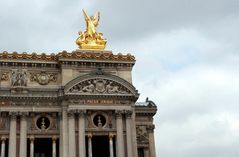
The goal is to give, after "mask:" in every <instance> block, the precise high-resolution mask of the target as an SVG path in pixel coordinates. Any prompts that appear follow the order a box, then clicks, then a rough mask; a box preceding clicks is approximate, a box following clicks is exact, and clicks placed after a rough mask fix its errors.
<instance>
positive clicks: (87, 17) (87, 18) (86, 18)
mask: <svg viewBox="0 0 239 157" xmlns="http://www.w3.org/2000/svg"><path fill="white" fill-rule="evenodd" d="M82 11H83V14H84V17H85V20H89V19H90V17H89V16H88V15H87V13H86V12H85V10H84V9H82Z"/></svg>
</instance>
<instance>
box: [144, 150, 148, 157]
mask: <svg viewBox="0 0 239 157" xmlns="http://www.w3.org/2000/svg"><path fill="white" fill-rule="evenodd" d="M144 157H149V149H148V148H144Z"/></svg>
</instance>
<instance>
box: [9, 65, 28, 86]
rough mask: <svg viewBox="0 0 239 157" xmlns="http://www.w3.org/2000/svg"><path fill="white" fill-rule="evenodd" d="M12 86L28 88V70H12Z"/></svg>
mask: <svg viewBox="0 0 239 157" xmlns="http://www.w3.org/2000/svg"><path fill="white" fill-rule="evenodd" d="M11 85H12V86H13V87H14V86H27V72H26V70H22V69H16V70H12V76H11Z"/></svg>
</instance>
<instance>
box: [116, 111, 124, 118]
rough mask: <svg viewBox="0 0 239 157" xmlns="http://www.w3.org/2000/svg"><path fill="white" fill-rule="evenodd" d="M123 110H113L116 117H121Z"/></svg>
mask: <svg viewBox="0 0 239 157" xmlns="http://www.w3.org/2000/svg"><path fill="white" fill-rule="evenodd" d="M122 114H123V111H122V110H116V111H115V116H116V118H122Z"/></svg>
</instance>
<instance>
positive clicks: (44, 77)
mask: <svg viewBox="0 0 239 157" xmlns="http://www.w3.org/2000/svg"><path fill="white" fill-rule="evenodd" d="M30 75H31V76H30V80H31V81H32V82H33V81H35V82H37V83H39V84H40V85H47V84H49V83H50V82H56V81H57V74H56V73H55V74H53V73H51V74H48V73H46V72H41V73H30Z"/></svg>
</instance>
